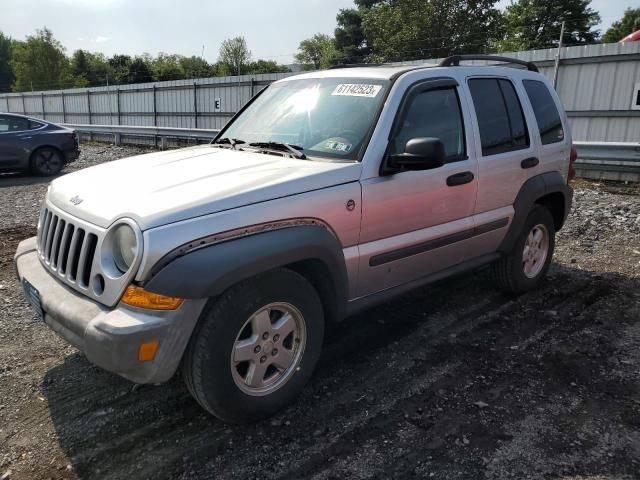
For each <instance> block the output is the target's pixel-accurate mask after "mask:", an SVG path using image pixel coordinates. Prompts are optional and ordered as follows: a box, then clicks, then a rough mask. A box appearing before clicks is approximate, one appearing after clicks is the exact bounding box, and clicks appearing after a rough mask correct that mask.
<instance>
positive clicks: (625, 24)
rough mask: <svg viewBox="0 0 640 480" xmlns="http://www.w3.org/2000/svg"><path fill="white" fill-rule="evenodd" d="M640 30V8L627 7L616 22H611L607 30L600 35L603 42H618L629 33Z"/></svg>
mask: <svg viewBox="0 0 640 480" xmlns="http://www.w3.org/2000/svg"><path fill="white" fill-rule="evenodd" d="M636 30H640V8H627V9H626V10H625V11H624V15H623V16H622V18H621V19H620V20H618V21H617V22H613V24H612V25H611V27H610V28H609V30H607V31H606V32H605V34H604V35H603V36H602V41H603V42H605V43H614V42H619V41H620V40H622V39H623V38H624V37H626V36H627V35H629V34H630V33H633V32H635V31H636Z"/></svg>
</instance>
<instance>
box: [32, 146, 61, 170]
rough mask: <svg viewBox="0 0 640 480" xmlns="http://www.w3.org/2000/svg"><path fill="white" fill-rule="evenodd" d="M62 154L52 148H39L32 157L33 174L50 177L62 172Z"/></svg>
mask: <svg viewBox="0 0 640 480" xmlns="http://www.w3.org/2000/svg"><path fill="white" fill-rule="evenodd" d="M62 167H64V160H63V158H62V154H61V153H60V152H59V151H58V150H56V149H55V148H51V147H43V148H39V149H38V150H36V151H35V152H33V154H32V155H31V172H32V173H34V174H35V175H39V176H41V177H50V176H51V175H55V174H57V173H59V172H60V170H62Z"/></svg>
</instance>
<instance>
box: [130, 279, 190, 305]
mask: <svg viewBox="0 0 640 480" xmlns="http://www.w3.org/2000/svg"><path fill="white" fill-rule="evenodd" d="M120 301H121V302H122V303H124V304H126V305H131V306H132V307H138V308H147V309H149V310H175V309H176V308H178V307H179V306H180V305H182V301H183V300H182V298H177V297H167V296H166V295H160V294H158V293H152V292H147V291H146V290H145V289H144V288H141V287H137V286H135V285H129V286H128V287H127V289H126V290H125V291H124V295H122V298H121V299H120Z"/></svg>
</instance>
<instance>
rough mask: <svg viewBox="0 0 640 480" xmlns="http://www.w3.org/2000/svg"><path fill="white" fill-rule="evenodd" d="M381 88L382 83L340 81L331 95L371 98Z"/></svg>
mask: <svg viewBox="0 0 640 480" xmlns="http://www.w3.org/2000/svg"><path fill="white" fill-rule="evenodd" d="M380 90H382V85H366V84H364V83H341V84H340V85H338V86H337V87H336V89H335V90H334V91H333V93H332V94H331V95H346V96H349V97H369V98H373V97H375V96H376V95H378V92H379V91H380Z"/></svg>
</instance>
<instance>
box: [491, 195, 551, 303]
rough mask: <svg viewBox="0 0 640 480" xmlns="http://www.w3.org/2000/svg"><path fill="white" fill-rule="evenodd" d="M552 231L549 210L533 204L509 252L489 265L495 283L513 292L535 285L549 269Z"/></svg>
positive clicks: (520, 291) (523, 290) (525, 290)
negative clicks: (491, 267) (491, 268)
mask: <svg viewBox="0 0 640 480" xmlns="http://www.w3.org/2000/svg"><path fill="white" fill-rule="evenodd" d="M555 233H556V230H555V224H554V222H553V217H552V215H551V212H549V210H548V209H547V208H546V207H544V206H542V205H536V206H534V208H533V209H532V210H531V212H529V215H528V217H527V220H526V222H525V224H524V227H523V229H522V232H521V233H520V236H519V237H518V239H517V240H516V242H515V245H514V246H513V249H512V250H511V252H509V254H508V255H506V256H505V257H503V258H501V259H500V260H498V261H497V262H496V263H495V264H494V265H493V275H494V278H495V279H496V282H497V283H498V285H499V286H500V287H501V288H502V289H504V290H506V291H509V292H513V293H523V292H527V291H529V290H532V289H534V288H536V287H537V286H538V284H539V283H540V281H541V280H542V279H543V278H544V276H545V275H546V274H547V270H549V265H550V264H551V258H552V257H553V250H554V247H555Z"/></svg>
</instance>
